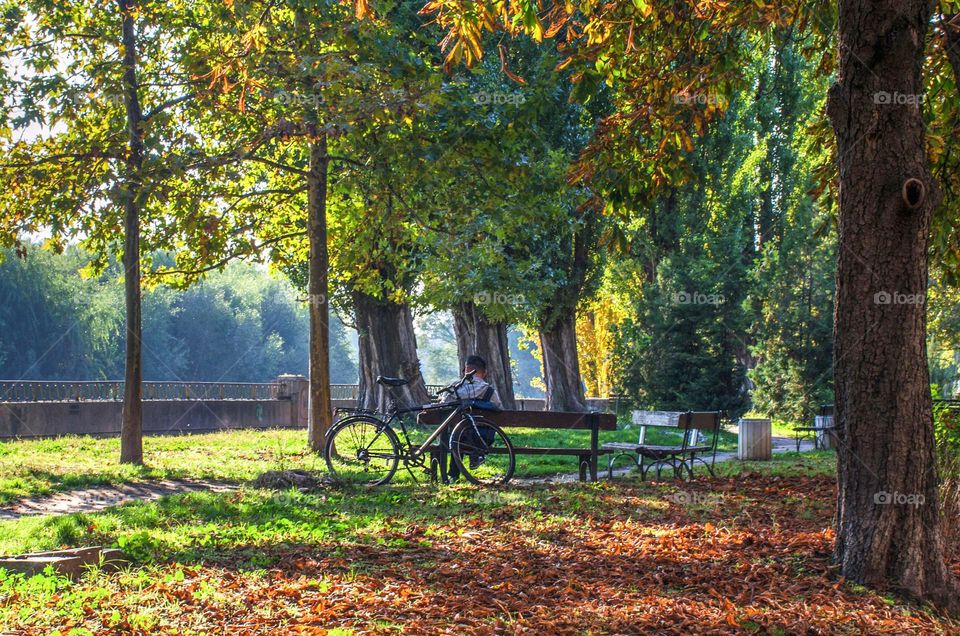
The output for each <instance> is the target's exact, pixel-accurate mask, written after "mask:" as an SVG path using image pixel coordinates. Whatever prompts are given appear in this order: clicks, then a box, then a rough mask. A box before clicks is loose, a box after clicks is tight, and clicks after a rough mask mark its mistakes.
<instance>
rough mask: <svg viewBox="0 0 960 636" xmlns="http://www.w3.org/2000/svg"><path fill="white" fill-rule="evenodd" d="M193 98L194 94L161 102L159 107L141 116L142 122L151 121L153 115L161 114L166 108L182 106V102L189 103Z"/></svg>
mask: <svg viewBox="0 0 960 636" xmlns="http://www.w3.org/2000/svg"><path fill="white" fill-rule="evenodd" d="M194 97H196V93H187V94H186V95H181V96H180V97H177V98H176V99H170V100H167V101H165V102H163V103H162V104H160V105H159V106H157V107H156V108H154V109H153V110H151V111H150V112H148V113H147V114H146V115H144V116H143V120H144V121H150V119H151V118H152V117H153V116H154V115H156V114H158V113H161V112H163V111H164V110H166V109H167V108H172V107H173V106H176V105H177V104H182V103H184V102H188V101H190V100H191V99H193V98H194Z"/></svg>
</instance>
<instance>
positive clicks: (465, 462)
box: [450, 416, 516, 486]
mask: <svg viewBox="0 0 960 636" xmlns="http://www.w3.org/2000/svg"><path fill="white" fill-rule="evenodd" d="M450 454H451V455H453V461H455V462H456V463H457V466H458V467H459V468H460V472H461V473H462V474H463V476H464V477H465V478H466V479H467V481H469V482H470V483H472V484H478V485H481V486H499V485H503V484H505V483H507V482H508V481H510V478H511V477H513V471H514V469H515V468H516V458H515V456H514V453H513V444H511V443H510V438H509V437H507V434H506V433H504V432H503V429H501V428H500V427H499V426H497V425H496V424H494V423H493V422H490V421H488V420H485V419H483V418H482V417H476V416H469V417H465V418H463V419H462V420H460V422H459V423H458V424H457V426H456V427H455V428H454V429H453V433H451V435H450Z"/></svg>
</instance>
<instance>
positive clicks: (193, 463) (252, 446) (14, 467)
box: [0, 425, 736, 505]
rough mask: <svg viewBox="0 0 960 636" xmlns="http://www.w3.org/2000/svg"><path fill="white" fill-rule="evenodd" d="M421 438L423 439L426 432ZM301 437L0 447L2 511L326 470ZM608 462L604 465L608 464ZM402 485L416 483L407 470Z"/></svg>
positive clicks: (227, 435)
mask: <svg viewBox="0 0 960 636" xmlns="http://www.w3.org/2000/svg"><path fill="white" fill-rule="evenodd" d="M507 433H508V434H509V435H510V438H511V439H512V440H513V442H514V443H515V444H517V445H523V446H559V447H562V446H568V447H580V448H589V444H590V433H589V431H561V430H541V429H526V428H510V429H508V430H507ZM421 434H422V433H421ZM636 439H637V428H636V427H635V426H632V425H625V426H624V427H623V428H620V429H619V430H616V431H602V432H601V434H600V441H601V443H603V442H606V441H636ZM677 441H678V439H677V436H676V435H675V434H673V433H672V432H671V431H658V430H656V429H651V430H650V432H649V433H648V435H647V442H649V443H655V444H659V443H676V442H677ZM305 443H306V433H305V432H304V431H302V430H240V431H225V432H219V433H206V434H201V435H176V436H151V437H147V438H146V439H145V440H144V464H145V465H144V466H143V467H135V466H129V465H121V464H119V462H118V461H117V459H118V457H119V455H120V441H119V439H117V438H92V437H77V436H67V437H59V438H56V439H48V440H17V441H6V442H0V505H4V504H10V503H11V502H14V501H16V500H18V499H21V498H23V497H35V496H42V495H48V494H51V493H54V492H58V491H64V490H71V489H76V488H83V487H89V486H95V485H104V484H121V483H130V482H135V481H144V480H151V479H163V478H186V477H190V478H195V479H219V480H227V481H236V482H243V481H247V480H250V479H254V478H256V477H257V476H258V475H260V474H261V473H263V472H266V471H268V470H286V469H294V468H297V469H305V470H316V471H322V470H324V469H325V465H324V462H323V459H322V458H321V457H319V456H317V455H315V454H313V453H309V452H307V451H306V448H305ZM720 448H721V450H724V449H732V448H736V435H734V434H732V433H728V432H723V433H721V437H720ZM601 460H602V458H601ZM576 471H577V462H576V459H575V458H572V457H563V456H531V455H526V456H523V455H521V456H518V457H517V472H516V474H517V475H518V476H525V477H537V476H547V475H555V474H560V473H572V472H576ZM397 479H398V480H400V481H403V480H404V479H409V477H408V476H407V474H406V472H405V471H403V470H401V471H399V472H398V474H397Z"/></svg>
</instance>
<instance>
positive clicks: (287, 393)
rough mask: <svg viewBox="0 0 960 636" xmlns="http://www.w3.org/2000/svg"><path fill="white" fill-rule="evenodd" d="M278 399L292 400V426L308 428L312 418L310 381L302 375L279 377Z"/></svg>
mask: <svg viewBox="0 0 960 636" xmlns="http://www.w3.org/2000/svg"><path fill="white" fill-rule="evenodd" d="M277 397H278V398H280V399H289V400H290V425H291V426H296V427H297V428H307V423H308V422H309V418H310V380H308V379H307V378H306V377H304V376H302V375H286V374H284V375H281V376H279V377H278V378H277Z"/></svg>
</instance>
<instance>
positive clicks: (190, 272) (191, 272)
mask: <svg viewBox="0 0 960 636" xmlns="http://www.w3.org/2000/svg"><path fill="white" fill-rule="evenodd" d="M306 235H307V231H306V230H300V231H299V232H290V233H289V234H281V235H280V236H275V237H273V238H271V239H267V240H266V241H263V242H262V243H260V244H258V245H255V246H254V247H253V249H252V250H251V251H242V252H234V253H233V254H229V255H227V256H224V257H223V258H221V259H220V260H219V261H217V262H216V263H212V264H210V265H206V266H204V267H201V268H198V269H164V270H158V271H155V272H152V273H151V274H150V276H151V277H156V278H163V277H164V276H174V275H182V276H199V275H200V274H206V273H207V272H210V271H213V270H215V269H219V268H221V267H223V266H224V265H226V264H227V263H229V262H230V261H234V260H236V259H238V258H243V257H244V256H249V255H250V254H251V253H253V252H256V251H259V250H262V249H263V248H265V247H267V246H269V245H273V244H274V243H280V242H281V241H285V240H287V239H291V238H296V237H298V236H306Z"/></svg>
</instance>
